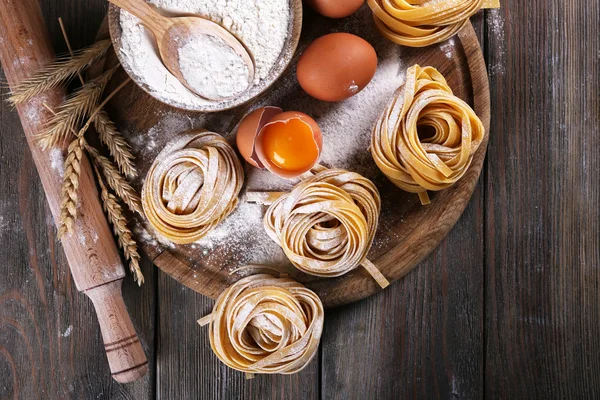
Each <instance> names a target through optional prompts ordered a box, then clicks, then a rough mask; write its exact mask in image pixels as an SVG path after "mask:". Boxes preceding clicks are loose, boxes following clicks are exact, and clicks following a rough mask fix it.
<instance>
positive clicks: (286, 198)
mask: <svg viewBox="0 0 600 400" xmlns="http://www.w3.org/2000/svg"><path fill="white" fill-rule="evenodd" d="M380 210H381V199H380V196H379V191H378V190H377V188H376V187H375V185H374V184H373V183H372V182H371V181H370V180H368V179H367V178H365V177H363V176H362V175H360V174H357V173H355V172H349V171H346V170H342V169H324V170H322V171H321V172H319V173H317V174H316V175H314V176H312V177H309V178H308V179H306V180H304V181H302V182H301V183H299V184H298V185H296V187H294V189H293V190H292V191H291V192H290V193H286V194H284V195H283V196H281V197H279V198H278V199H277V200H276V201H275V202H274V203H273V204H272V205H271V206H270V207H269V209H268V210H267V213H266V215H265V230H266V231H267V234H268V235H269V237H271V239H273V241H275V242H276V243H277V244H279V245H280V246H281V248H282V249H283V251H284V252H285V254H286V256H287V257H288V259H289V260H290V261H291V262H292V264H293V265H294V266H295V267H296V268H298V269H299V270H301V271H303V272H305V273H308V274H311V275H315V276H320V277H329V278H330V277H336V276H340V275H344V274H346V273H347V272H349V271H351V270H353V269H355V268H357V267H358V266H360V265H362V266H363V267H365V268H366V269H367V271H368V272H369V273H370V274H371V275H372V276H373V278H374V279H375V280H377V282H378V283H379V284H380V285H381V287H386V286H387V285H388V284H389V282H388V281H387V279H386V278H385V277H384V276H383V275H382V274H381V272H379V270H378V269H377V268H376V267H375V266H374V265H373V264H372V263H371V262H369V261H368V260H367V258H366V257H367V254H368V252H369V250H370V248H371V244H372V243H373V238H374V236H375V232H376V231H377V224H378V219H379V213H380Z"/></svg>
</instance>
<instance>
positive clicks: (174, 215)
mask: <svg viewBox="0 0 600 400" xmlns="http://www.w3.org/2000/svg"><path fill="white" fill-rule="evenodd" d="M243 183H244V170H243V168H242V165H241V163H240V161H239V159H238V158H237V155H236V154H235V151H234V150H233V148H232V147H231V146H230V145H229V144H228V143H227V141H226V140H225V139H224V138H223V137H222V136H221V135H219V134H217V133H213V132H207V131H193V132H189V133H185V134H181V135H178V136H177V138H176V139H175V140H173V141H172V142H171V143H169V144H168V145H167V146H166V147H165V149H164V150H163V151H162V152H161V153H160V154H159V155H158V157H157V158H156V160H155V161H154V163H153V164H152V167H151V168H150V171H148V175H147V176H146V181H145V183H144V187H143V189H142V206H143V208H144V213H145V214H146V216H147V218H148V221H149V222H150V223H151V224H152V226H153V227H154V228H155V229H156V230H157V231H158V232H159V233H160V234H161V235H163V236H164V237H166V238H167V239H169V240H171V241H172V242H174V243H178V244H189V243H193V242H195V241H197V240H198V239H200V238H202V237H204V236H205V235H206V234H208V232H210V231H211V230H212V229H213V228H214V227H215V226H216V225H217V224H219V223H220V222H221V221H222V220H223V219H224V218H225V217H227V216H228V215H229V214H231V212H232V211H233V210H234V209H235V207H236V206H237V204H238V194H239V192H240V190H241V188H242V185H243Z"/></svg>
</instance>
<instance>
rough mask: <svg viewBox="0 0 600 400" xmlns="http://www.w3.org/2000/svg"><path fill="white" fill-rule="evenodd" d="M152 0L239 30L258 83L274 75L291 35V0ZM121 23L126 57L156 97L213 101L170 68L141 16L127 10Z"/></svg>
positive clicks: (183, 101) (188, 101)
mask: <svg viewBox="0 0 600 400" xmlns="http://www.w3.org/2000/svg"><path fill="white" fill-rule="evenodd" d="M150 3H152V4H154V5H156V6H158V7H159V8H161V9H162V10H164V11H165V12H166V13H168V14H171V15H181V14H186V13H187V14H190V13H193V14H197V15H200V16H203V17H205V18H208V19H210V20H212V21H213V22H216V23H219V24H221V25H222V26H223V27H224V28H226V29H228V30H229V31H230V32H231V33H233V34H234V35H236V36H237V37H238V38H239V39H240V40H241V41H242V42H243V43H244V44H245V45H246V47H247V48H248V49H249V50H250V52H251V53H252V55H253V56H254V59H255V62H256V76H255V83H258V82H259V81H260V80H263V79H265V78H266V77H267V76H268V75H269V72H270V71H271V69H272V68H273V66H274V65H275V64H276V62H277V60H278V57H279V54H280V53H281V50H282V49H283V45H284V43H285V40H286V38H287V32H288V25H289V21H290V6H289V0H219V1H212V0H151V1H150ZM120 23H121V29H122V31H123V35H122V48H121V54H120V57H121V59H122V61H123V62H124V63H125V64H127V65H128V66H129V68H130V69H131V71H132V72H133V73H134V74H135V75H136V76H138V77H139V78H140V80H141V81H142V82H143V84H144V85H145V86H146V88H147V89H148V90H149V91H150V92H151V93H152V94H153V95H154V96H155V97H157V98H158V99H160V100H162V101H165V102H168V103H171V104H176V105H179V106H181V107H185V106H188V107H190V106H191V107H201V106H204V105H208V104H211V103H212V102H211V101H209V100H205V99H203V98H201V97H198V96H196V95H194V94H193V93H192V92H190V91H189V90H188V89H187V88H186V87H185V86H183V85H182V84H181V82H179V80H178V79H177V78H175V77H174V76H173V75H171V73H169V71H168V70H167V69H166V68H165V66H164V65H163V63H162V61H161V59H160V57H159V55H158V53H157V51H156V49H155V47H156V46H155V43H154V39H153V38H152V36H151V34H150V33H149V32H146V31H145V29H144V28H143V27H142V25H141V24H140V21H139V20H138V19H137V18H135V17H133V16H132V15H131V14H129V13H127V12H121V17H120ZM267 38H268V40H267Z"/></svg>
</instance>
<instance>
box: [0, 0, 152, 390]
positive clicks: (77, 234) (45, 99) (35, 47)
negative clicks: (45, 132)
mask: <svg viewBox="0 0 600 400" xmlns="http://www.w3.org/2000/svg"><path fill="white" fill-rule="evenodd" d="M0 20H1V21H2V22H1V23H0V61H1V62H2V66H3V67H4V73H5V75H6V78H7V80H8V83H9V85H11V86H12V85H14V84H16V83H17V82H18V81H20V80H22V79H24V78H27V77H29V76H31V75H33V74H34V73H35V72H36V71H37V70H38V69H39V68H41V67H42V66H44V65H46V64H48V63H49V62H51V61H52V60H53V59H54V51H53V49H52V44H51V43H50V38H49V34H48V31H47V29H46V25H45V23H44V20H43V18H42V12H41V9H40V5H39V0H0ZM64 95H65V93H64V91H63V90H62V89H55V90H49V91H47V92H46V93H44V94H41V95H39V96H37V97H36V98H34V99H32V100H31V101H29V102H27V103H25V104H23V105H20V106H18V107H17V110H18V112H19V116H20V117H21V123H22V124H23V130H24V131H25V136H26V137H27V143H28V144H29V148H30V149H31V154H32V156H33V160H34V162H35V165H36V167H37V170H38V173H39V175H40V179H41V181H42V185H43V187H44V191H45V192H46V197H47V199H48V203H49V204H50V209H51V210H52V215H53V216H54V220H55V222H58V218H59V215H60V201H61V185H62V177H61V176H60V173H59V171H57V170H55V169H53V168H52V162H51V159H50V156H49V153H50V152H45V151H42V150H41V148H40V147H39V145H38V144H37V141H36V138H35V135H36V134H37V133H39V132H40V131H41V129H42V127H43V126H44V124H45V123H46V122H47V121H48V119H49V117H50V113H49V112H48V111H46V110H45V108H44V107H43V106H42V105H43V103H46V104H47V105H49V106H50V107H52V108H53V109H57V108H58V106H59V105H60V103H61V101H62V99H63V97H64ZM7 134H12V132H7ZM66 147H67V143H66V142H65V143H63V144H62V148H61V150H62V151H63V154H64V151H65V149H66ZM79 182H80V188H79V194H80V196H79V197H80V200H79V201H80V207H79V209H78V218H77V222H76V224H75V229H74V233H73V234H71V235H67V237H66V238H65V240H63V242H62V243H63V247H64V250H65V254H66V256H67V260H68V262H69V266H70V267H71V273H72V274H73V280H74V281H75V285H76V286H77V289H78V290H79V291H81V292H83V293H85V294H86V295H87V296H88V297H89V298H90V299H91V300H92V302H93V303H94V307H95V309H96V314H97V315H98V322H99V323H100V329H101V331H102V338H103V340H104V347H105V349H106V355H107V357H108V363H109V365H110V370H111V373H112V376H113V378H114V379H115V380H117V381H118V382H122V383H126V382H132V381H135V380H137V379H139V378H141V377H142V376H144V375H145V374H146V372H147V370H148V361H147V359H146V355H145V354H144V350H143V349H142V346H141V344H140V340H139V338H138V337H137V334H136V332H135V329H134V327H133V324H132V323H131V318H130V317H129V314H128V313H127V309H126V308H125V303H124V302H123V296H122V294H121V284H122V282H123V278H124V277H125V269H124V268H123V264H122V262H121V258H120V256H119V252H118V250H117V247H116V245H115V242H114V239H113V236H112V233H111V231H110V228H109V226H108V223H107V221H106V218H105V217H104V213H103V211H102V205H101V203H100V199H99V197H98V191H97V189H96V183H95V181H94V177H93V174H92V169H91V166H90V163H89V161H88V160H87V158H86V157H85V156H84V158H83V161H82V164H81V177H80V178H79Z"/></svg>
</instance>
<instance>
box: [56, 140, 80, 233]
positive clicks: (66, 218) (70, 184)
mask: <svg viewBox="0 0 600 400" xmlns="http://www.w3.org/2000/svg"><path fill="white" fill-rule="evenodd" d="M85 146H86V143H85V137H84V136H83V135H80V136H78V137H77V138H75V140H73V141H72V142H71V144H69V149H68V150H67V158H66V159H65V176H64V180H63V185H62V192H61V204H60V224H59V227H58V238H59V239H60V240H62V239H63V238H64V237H65V234H67V233H69V234H70V233H72V232H73V225H74V223H75V220H76V219H77V201H78V193H77V192H78V190H79V177H80V175H81V159H82V158H83V148H84V147H85Z"/></svg>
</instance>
